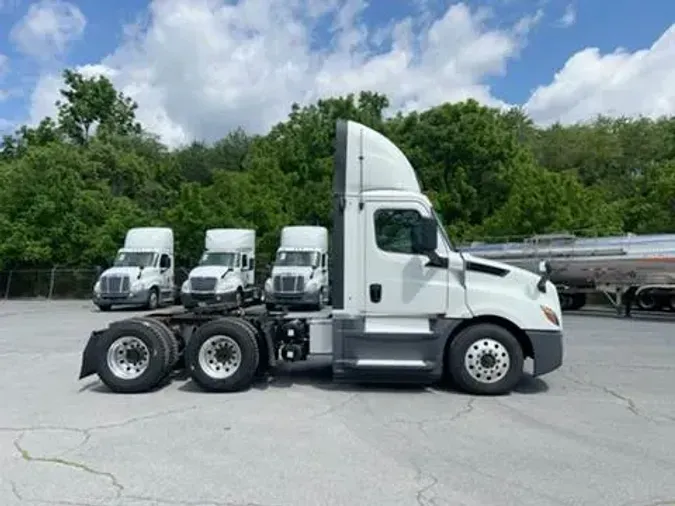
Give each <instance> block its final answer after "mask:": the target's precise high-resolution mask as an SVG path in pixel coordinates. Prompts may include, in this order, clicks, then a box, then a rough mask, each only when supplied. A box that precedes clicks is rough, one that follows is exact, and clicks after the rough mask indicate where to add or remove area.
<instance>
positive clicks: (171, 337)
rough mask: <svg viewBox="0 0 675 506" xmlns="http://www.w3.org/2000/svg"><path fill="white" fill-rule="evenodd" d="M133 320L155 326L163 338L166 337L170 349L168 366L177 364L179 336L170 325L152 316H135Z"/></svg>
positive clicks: (165, 341)
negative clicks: (177, 336)
mask: <svg viewBox="0 0 675 506" xmlns="http://www.w3.org/2000/svg"><path fill="white" fill-rule="evenodd" d="M132 320H138V321H141V322H144V323H146V324H147V325H150V326H151V327H154V328H155V330H157V331H158V332H159V333H160V334H161V336H162V338H163V339H164V343H165V344H166V347H167V349H168V351H169V362H168V364H167V368H171V367H173V366H174V365H176V363H177V362H178V353H179V349H178V348H179V343H178V338H176V335H175V334H174V333H173V331H172V330H171V329H170V328H169V327H167V326H166V325H165V324H164V323H163V322H161V321H159V320H155V319H154V318H150V317H148V316H135V317H133V318H132Z"/></svg>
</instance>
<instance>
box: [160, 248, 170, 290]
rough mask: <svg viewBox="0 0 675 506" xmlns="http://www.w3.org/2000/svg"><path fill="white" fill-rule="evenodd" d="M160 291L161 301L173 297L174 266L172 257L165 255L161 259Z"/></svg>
mask: <svg viewBox="0 0 675 506" xmlns="http://www.w3.org/2000/svg"><path fill="white" fill-rule="evenodd" d="M159 277H160V281H159V284H160V286H159V290H160V292H161V293H160V294H159V296H160V299H161V300H166V299H168V298H170V297H172V296H173V265H172V262H171V257H170V256H169V255H167V254H166V253H163V254H162V255H161V256H160V257H159Z"/></svg>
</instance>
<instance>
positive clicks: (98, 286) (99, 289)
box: [94, 281, 101, 294]
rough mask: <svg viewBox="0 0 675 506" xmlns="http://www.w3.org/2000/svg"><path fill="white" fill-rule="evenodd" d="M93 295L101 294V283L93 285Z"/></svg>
mask: <svg viewBox="0 0 675 506" xmlns="http://www.w3.org/2000/svg"><path fill="white" fill-rule="evenodd" d="M94 293H96V294H99V293H101V282H100V281H97V282H96V283H94Z"/></svg>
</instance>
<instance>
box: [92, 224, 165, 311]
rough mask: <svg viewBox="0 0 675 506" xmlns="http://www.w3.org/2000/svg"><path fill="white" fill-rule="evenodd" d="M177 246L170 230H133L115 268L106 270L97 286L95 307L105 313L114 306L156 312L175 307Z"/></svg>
mask: <svg viewBox="0 0 675 506" xmlns="http://www.w3.org/2000/svg"><path fill="white" fill-rule="evenodd" d="M173 247H174V240H173V230H171V229H170V228H163V227H138V228H132V229H129V231H127V235H126V238H125V239H124V247H122V248H121V249H119V250H118V251H117V256H116V257H115V261H114V263H113V266H112V267H110V268H109V269H107V270H105V271H103V273H102V274H101V275H100V276H99V279H98V280H97V281H96V284H95V285H94V294H93V301H94V304H96V305H97V306H98V307H99V308H100V309H101V310H102V311H107V310H109V309H110V308H111V307H112V306H145V307H146V308H147V309H155V308H157V307H158V306H161V305H164V304H173V302H174V300H175V296H176V293H175V286H174V281H173V278H174V252H173Z"/></svg>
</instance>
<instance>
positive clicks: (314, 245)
mask: <svg viewBox="0 0 675 506" xmlns="http://www.w3.org/2000/svg"><path fill="white" fill-rule="evenodd" d="M329 290H330V283H329V275H328V229H326V228H325V227H310V226H291V227H284V228H283V229H282V230H281V242H280V244H279V249H278V250H277V254H276V258H275V260H274V265H273V266H272V271H271V274H270V277H269V278H268V279H267V280H266V281H265V304H266V306H267V309H268V310H273V309H275V308H276V307H277V306H278V305H281V306H285V307H289V308H290V307H294V306H295V307H297V306H300V305H311V306H313V307H314V308H315V309H317V310H320V309H322V308H323V306H324V305H325V304H326V303H327V302H328V300H329V298H330V291H329Z"/></svg>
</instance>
